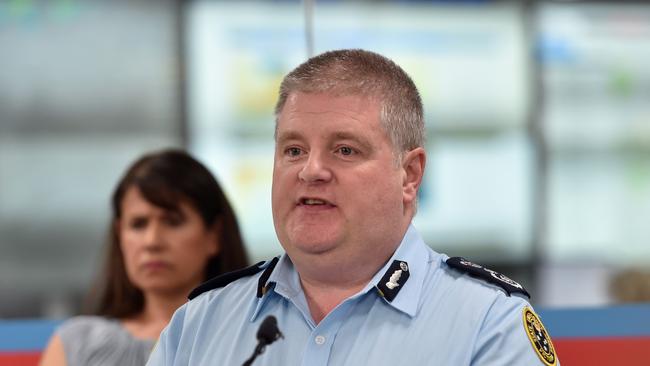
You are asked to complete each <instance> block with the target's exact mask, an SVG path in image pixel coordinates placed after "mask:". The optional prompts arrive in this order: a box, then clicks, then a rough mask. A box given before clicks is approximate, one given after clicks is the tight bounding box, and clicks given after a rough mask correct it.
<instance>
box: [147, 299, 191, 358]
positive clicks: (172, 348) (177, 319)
mask: <svg viewBox="0 0 650 366" xmlns="http://www.w3.org/2000/svg"><path fill="white" fill-rule="evenodd" d="M186 307H187V304H185V305H183V306H182V307H180V308H179V309H178V310H176V312H175V313H174V316H173V317H172V320H171V321H170V322H169V324H168V325H167V326H166V327H165V329H163V331H162V333H160V337H159V338H158V342H156V345H155V346H154V348H153V351H152V352H151V356H149V361H147V366H172V365H177V364H178V365H184V363H182V362H179V360H178V356H179V355H178V354H177V352H178V346H179V344H180V341H181V336H182V334H183V325H184V322H185V311H186ZM185 364H186V363H185Z"/></svg>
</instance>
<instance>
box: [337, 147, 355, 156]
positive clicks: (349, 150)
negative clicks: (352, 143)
mask: <svg viewBox="0 0 650 366" xmlns="http://www.w3.org/2000/svg"><path fill="white" fill-rule="evenodd" d="M339 152H340V153H341V155H352V154H354V150H353V149H352V148H351V147H349V146H341V147H340V148H339Z"/></svg>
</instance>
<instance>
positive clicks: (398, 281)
mask: <svg viewBox="0 0 650 366" xmlns="http://www.w3.org/2000/svg"><path fill="white" fill-rule="evenodd" d="M408 279H409V266H408V264H407V263H406V262H404V261H398V260H395V261H393V263H392V264H391V265H390V267H388V269H387V270H386V272H385V273H384V276H383V277H382V278H381V280H379V283H378V284H377V285H376V286H375V287H376V288H377V292H378V293H379V295H380V296H382V297H384V298H385V299H386V300H387V301H389V302H390V301H393V299H395V297H396V296H397V294H398V293H399V291H400V290H401V289H402V288H403V287H404V284H405V283H406V281H408Z"/></svg>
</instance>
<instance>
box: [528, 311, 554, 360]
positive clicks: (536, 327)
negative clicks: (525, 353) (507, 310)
mask: <svg viewBox="0 0 650 366" xmlns="http://www.w3.org/2000/svg"><path fill="white" fill-rule="evenodd" d="M523 315H524V328H525V329H526V334H527V335H528V339H530V343H532V344H533V348H534V349H535V353H537V355H538V356H539V358H540V359H541V360H542V362H544V364H545V365H548V366H555V365H557V356H556V354H555V348H554V347H553V342H551V336H549V335H548V332H547V331H546V328H544V325H542V321H541V320H539V317H538V316H537V314H535V312H533V309H531V308H529V307H528V306H526V307H525V308H524V314H523Z"/></svg>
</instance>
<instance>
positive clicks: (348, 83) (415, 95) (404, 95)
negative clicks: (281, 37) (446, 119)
mask: <svg viewBox="0 0 650 366" xmlns="http://www.w3.org/2000/svg"><path fill="white" fill-rule="evenodd" d="M296 92H300V93H310V94H311V93H314V94H315V93H326V94H332V95H336V96H348V95H359V96H364V97H369V98H371V99H374V100H377V101H378V102H380V103H381V115H380V121H381V124H382V126H383V128H384V130H385V131H386V133H387V134H388V137H389V138H390V140H391V142H392V144H393V148H394V149H395V152H396V156H399V157H400V158H401V156H402V154H403V153H404V152H407V151H411V150H413V149H415V148H417V147H424V138H425V134H424V117H423V111H422V99H421V98H420V93H419V92H418V90H417V88H416V87H415V83H413V80H411V78H410V77H409V76H408V74H406V72H405V71H404V70H402V68H401V67H399V66H398V65H397V64H395V62H393V61H392V60H390V59H388V58H386V57H384V56H382V55H379V54H377V53H374V52H370V51H365V50H359V49H351V50H336V51H329V52H325V53H323V54H320V55H318V56H314V57H312V58H310V59H309V60H307V61H305V62H304V63H303V64H301V65H299V66H298V67H296V68H295V69H294V70H293V71H291V72H290V73H289V74H287V76H285V77H284V79H283V80H282V84H281V85H280V96H279V98H278V102H277V104H276V106H275V116H276V131H277V118H278V116H279V115H280V113H281V112H282V108H284V105H285V103H286V101H287V99H288V98H289V95H290V94H291V93H296ZM400 160H401V159H400Z"/></svg>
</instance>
